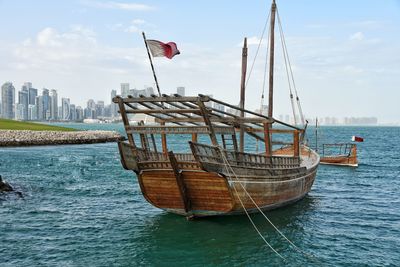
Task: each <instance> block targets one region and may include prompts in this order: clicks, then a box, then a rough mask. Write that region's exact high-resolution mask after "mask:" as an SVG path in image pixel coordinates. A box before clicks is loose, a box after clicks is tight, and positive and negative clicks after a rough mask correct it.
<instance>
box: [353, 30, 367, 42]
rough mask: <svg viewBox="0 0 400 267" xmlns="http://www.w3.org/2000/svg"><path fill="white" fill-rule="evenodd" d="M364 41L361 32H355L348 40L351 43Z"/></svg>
mask: <svg viewBox="0 0 400 267" xmlns="http://www.w3.org/2000/svg"><path fill="white" fill-rule="evenodd" d="M364 39H365V36H364V34H363V33H362V32H356V33H354V34H352V35H350V37H349V40H351V41H362V40H364Z"/></svg>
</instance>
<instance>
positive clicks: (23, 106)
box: [17, 88, 29, 121]
mask: <svg viewBox="0 0 400 267" xmlns="http://www.w3.org/2000/svg"><path fill="white" fill-rule="evenodd" d="M28 103H29V99H28V90H27V89H25V88H23V89H22V90H21V91H19V92H18V106H17V108H18V109H19V110H18V112H19V113H20V114H18V119H19V120H24V121H26V120H28V105H29V104H28Z"/></svg>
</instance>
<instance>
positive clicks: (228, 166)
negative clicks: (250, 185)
mask: <svg viewBox="0 0 400 267" xmlns="http://www.w3.org/2000/svg"><path fill="white" fill-rule="evenodd" d="M217 148H218V150H219V152H220V154H221V158H222V160H223V162H224V167H225V170H226V172H227V178H228V179H230V177H234V178H235V179H236V181H237V182H238V183H239V185H240V187H241V188H242V189H243V191H244V192H245V194H246V195H247V197H248V198H249V199H250V200H251V202H252V203H253V204H254V206H255V207H256V208H257V210H258V211H259V212H260V213H261V214H262V215H263V217H264V218H265V219H266V220H267V221H268V223H269V224H270V225H271V226H272V227H273V228H274V229H275V230H276V231H277V232H278V233H279V235H280V236H282V237H283V238H284V239H285V240H286V241H287V242H288V243H289V244H290V245H291V246H292V247H293V248H294V249H295V250H296V251H297V252H299V253H301V254H303V255H305V256H306V257H307V258H309V259H310V260H312V261H314V262H316V263H321V262H320V261H319V260H318V259H317V258H316V257H315V256H314V255H312V254H309V253H307V252H304V251H302V250H301V249H300V248H299V247H298V246H296V245H295V244H294V243H293V242H292V241H290V240H289V238H287V237H286V236H285V235H284V234H283V233H282V232H281V231H280V230H279V229H278V228H277V227H276V226H275V224H274V223H273V222H272V221H271V220H270V219H269V217H268V216H267V215H266V214H265V213H264V212H263V211H262V209H261V208H260V207H259V206H258V204H257V203H256V202H255V201H254V199H253V198H252V197H251V195H250V194H249V192H248V191H247V190H246V188H245V187H244V186H243V184H242V182H241V181H240V179H239V178H238V176H237V175H236V173H235V171H234V170H233V168H232V166H231V165H230V164H229V161H228V159H227V158H226V156H225V152H224V150H223V148H222V147H220V146H218V147H217ZM229 173H232V176H230V175H229ZM231 181H233V180H231ZM233 182H235V181H233ZM233 189H234V190H235V193H236V196H237V197H238V199H239V202H240V204H241V206H242V207H243V210H244V212H245V213H246V215H247V217H248V218H249V220H250V222H251V224H252V225H253V227H254V228H255V230H256V231H257V233H258V234H259V235H260V237H261V238H262V239H263V241H264V242H265V243H266V244H267V245H268V246H269V247H270V248H271V250H272V251H273V252H275V254H277V255H278V256H279V257H280V258H282V259H283V260H285V258H284V257H283V256H282V255H281V254H280V253H279V252H277V251H276V250H275V249H274V248H273V247H272V246H271V245H270V244H269V243H268V242H267V240H266V239H265V238H264V236H263V235H262V234H261V232H260V231H259V229H258V228H257V226H256V225H255V223H254V221H253V220H252V219H251V217H250V215H249V213H248V211H247V209H246V207H245V206H244V203H243V201H242V199H241V198H240V195H239V193H238V190H237V189H236V186H235V184H234V185H233Z"/></svg>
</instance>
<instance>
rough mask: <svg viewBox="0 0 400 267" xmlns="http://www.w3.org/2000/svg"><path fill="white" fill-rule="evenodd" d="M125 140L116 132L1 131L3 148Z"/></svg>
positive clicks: (0, 142) (0, 139) (0, 141)
mask: <svg viewBox="0 0 400 267" xmlns="http://www.w3.org/2000/svg"><path fill="white" fill-rule="evenodd" d="M124 139H125V138H124V137H123V136H122V135H120V134H119V133H117V132H115V131H74V132H58V131H29V130H0V147H1V146H33V145H61V144H91V143H103V142H116V141H119V140H124Z"/></svg>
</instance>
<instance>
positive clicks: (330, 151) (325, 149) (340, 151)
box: [322, 143, 356, 157]
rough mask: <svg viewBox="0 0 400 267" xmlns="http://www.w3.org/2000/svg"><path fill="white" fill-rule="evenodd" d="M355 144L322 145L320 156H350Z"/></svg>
mask: <svg viewBox="0 0 400 267" xmlns="http://www.w3.org/2000/svg"><path fill="white" fill-rule="evenodd" d="M355 147H356V144H351V143H335V144H323V145H322V156H323V157H324V156H328V157H329V156H338V155H343V156H347V157H349V156H351V154H352V152H353V149H354V148H355Z"/></svg>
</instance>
